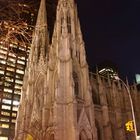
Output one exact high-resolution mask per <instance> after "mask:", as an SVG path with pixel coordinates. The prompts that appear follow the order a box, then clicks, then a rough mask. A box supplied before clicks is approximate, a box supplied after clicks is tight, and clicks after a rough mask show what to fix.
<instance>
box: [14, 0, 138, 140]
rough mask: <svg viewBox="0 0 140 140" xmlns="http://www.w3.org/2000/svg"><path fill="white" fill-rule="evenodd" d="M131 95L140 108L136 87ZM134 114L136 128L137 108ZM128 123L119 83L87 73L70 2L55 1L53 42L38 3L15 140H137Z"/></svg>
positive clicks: (124, 93) (129, 115)
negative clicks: (126, 124) (128, 130)
mask: <svg viewBox="0 0 140 140" xmlns="http://www.w3.org/2000/svg"><path fill="white" fill-rule="evenodd" d="M127 86H128V87H129V85H127ZM130 91H131V93H132V96H133V99H134V105H135V106H139V105H140V104H139V102H138V99H140V96H139V94H138V92H137V89H136V86H134V87H132V88H131V89H130ZM136 96H137V98H135V97H136ZM135 114H136V116H137V120H136V121H137V124H139V121H138V120H139V118H140V111H139V110H138V109H137V108H136V110H135ZM129 120H132V112H131V104H130V100H129V96H128V89H126V87H125V86H124V85H123V83H122V82H119V81H114V80H112V79H110V78H109V77H108V78H103V77H101V76H100V75H98V73H97V74H95V75H94V74H92V75H89V71H88V64H87V62H86V54H85V45H84V41H83V39H82V33H81V29H80V23H79V18H78V14H77V8H76V4H75V2H74V0H59V1H58V5H57V10H56V21H55V24H54V29H53V35H52V41H51V42H50V37H49V33H48V24H47V12H46V5H45V0H41V3H40V8H39V12H38V18H37V23H36V28H35V33H34V36H33V41H32V46H31V52H30V56H29V61H28V64H27V67H26V71H25V75H24V82H23V87H22V97H21V102H20V105H19V112H18V116H17V122H16V130H15V131H16V133H15V137H14V140H28V139H32V140H127V139H130V140H135V138H134V132H131V133H130V132H127V130H126V129H125V123H126V122H127V121H129ZM131 122H132V121H131ZM137 126H138V128H137V129H138V133H139V129H140V128H139V126H140V125H137Z"/></svg>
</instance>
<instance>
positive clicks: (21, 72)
mask: <svg viewBox="0 0 140 140" xmlns="http://www.w3.org/2000/svg"><path fill="white" fill-rule="evenodd" d="M16 73H20V74H24V71H23V70H19V69H17V70H16Z"/></svg>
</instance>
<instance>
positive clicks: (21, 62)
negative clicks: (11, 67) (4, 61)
mask: <svg viewBox="0 0 140 140" xmlns="http://www.w3.org/2000/svg"><path fill="white" fill-rule="evenodd" d="M17 63H19V64H22V65H25V62H24V61H21V60H18V61H17Z"/></svg>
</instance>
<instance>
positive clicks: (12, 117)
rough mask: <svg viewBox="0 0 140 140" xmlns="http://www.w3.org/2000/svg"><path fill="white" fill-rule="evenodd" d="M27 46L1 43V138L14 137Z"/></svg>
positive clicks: (5, 139) (2, 139)
mask: <svg viewBox="0 0 140 140" xmlns="http://www.w3.org/2000/svg"><path fill="white" fill-rule="evenodd" d="M27 51H29V50H27V48H24V47H20V46H17V45H12V47H5V46H4V44H3V43H2V42H1V44H0V140H8V137H9V139H10V137H13V133H14V129H15V121H16V116H17V111H18V105H19V99H20V93H21V87H22V83H23V75H24V70H25V65H26V60H27Z"/></svg>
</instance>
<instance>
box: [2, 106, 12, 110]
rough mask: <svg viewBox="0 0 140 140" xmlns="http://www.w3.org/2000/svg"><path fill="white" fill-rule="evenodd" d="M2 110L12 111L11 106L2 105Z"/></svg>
mask: <svg viewBox="0 0 140 140" xmlns="http://www.w3.org/2000/svg"><path fill="white" fill-rule="evenodd" d="M2 109H6V110H10V109H11V106H7V105H2Z"/></svg>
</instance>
